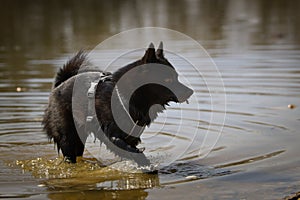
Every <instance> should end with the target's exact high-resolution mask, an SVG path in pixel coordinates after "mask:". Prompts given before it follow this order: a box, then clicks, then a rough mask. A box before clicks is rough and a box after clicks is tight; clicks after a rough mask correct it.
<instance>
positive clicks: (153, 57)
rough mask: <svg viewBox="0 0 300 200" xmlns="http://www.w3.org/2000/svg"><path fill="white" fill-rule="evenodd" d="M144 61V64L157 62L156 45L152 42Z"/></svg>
mask: <svg viewBox="0 0 300 200" xmlns="http://www.w3.org/2000/svg"><path fill="white" fill-rule="evenodd" d="M142 60H143V61H144V63H153V62H155V61H156V60H157V59H156V55H155V49H154V45H153V43H152V42H151V43H150V45H149V47H148V49H147V50H146V53H145V55H144V56H143V58H142Z"/></svg>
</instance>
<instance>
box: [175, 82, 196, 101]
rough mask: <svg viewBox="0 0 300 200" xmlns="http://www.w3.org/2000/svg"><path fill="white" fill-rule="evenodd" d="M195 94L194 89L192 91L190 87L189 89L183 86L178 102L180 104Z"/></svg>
mask: <svg viewBox="0 0 300 200" xmlns="http://www.w3.org/2000/svg"><path fill="white" fill-rule="evenodd" d="M193 93H194V91H193V90H192V89H190V88H189V87H187V86H185V85H181V89H180V93H179V96H178V101H179V102H180V103H182V102H184V101H186V100H187V99H188V98H189V97H190V96H191V95H192V94H193Z"/></svg>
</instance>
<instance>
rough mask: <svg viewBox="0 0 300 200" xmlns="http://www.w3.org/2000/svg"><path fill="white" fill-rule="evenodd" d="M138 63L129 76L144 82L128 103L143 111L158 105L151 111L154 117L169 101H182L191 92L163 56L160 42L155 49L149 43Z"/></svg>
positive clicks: (185, 99)
mask: <svg viewBox="0 0 300 200" xmlns="http://www.w3.org/2000/svg"><path fill="white" fill-rule="evenodd" d="M138 63H139V65H137V66H135V67H134V68H135V69H136V70H135V71H136V73H133V74H134V76H132V77H131V78H132V79H134V80H135V81H138V82H141V83H144V84H143V85H142V86H141V87H139V88H138V89H137V90H136V91H135V92H134V93H133V95H132V97H131V99H130V104H131V105H134V106H135V107H137V108H139V109H141V110H144V111H145V112H148V110H149V109H150V108H151V107H152V106H153V105H160V108H159V107H158V108H157V109H154V110H153V111H154V113H153V112H152V113H153V114H154V118H155V116H156V113H157V112H160V111H161V110H162V109H164V108H165V106H166V105H168V103H169V102H176V103H182V102H185V101H187V99H188V98H189V97H190V96H191V95H192V94H193V90H192V89H190V88H189V87H187V86H185V85H184V84H182V83H181V82H179V80H178V73H177V72H176V70H175V68H174V67H173V65H172V64H171V63H170V62H169V61H168V60H167V59H166V58H165V56H164V50H163V43H162V42H161V43H160V45H159V47H158V49H157V50H156V51H155V48H154V45H153V44H152V43H151V44H150V45H149V47H148V49H147V50H146V52H145V54H144V56H143V57H142V58H141V60H139V61H138ZM132 81H133V80H132ZM149 114H151V113H149ZM151 115H152V114H151Z"/></svg>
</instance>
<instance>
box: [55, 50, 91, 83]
mask: <svg viewBox="0 0 300 200" xmlns="http://www.w3.org/2000/svg"><path fill="white" fill-rule="evenodd" d="M86 57H87V54H86V53H85V52H84V51H83V50H80V51H79V52H78V53H77V54H76V55H75V56H74V57H72V58H71V59H70V60H68V62H67V63H66V64H64V65H63V67H62V68H60V69H59V71H58V72H57V74H56V77H55V81H54V88H56V87H57V86H59V85H60V84H61V83H63V82H64V81H66V80H68V79H69V78H71V77H72V76H75V75H76V74H78V71H79V69H80V67H81V66H82V64H83V63H84V61H85V60H86Z"/></svg>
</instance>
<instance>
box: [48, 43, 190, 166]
mask: <svg viewBox="0 0 300 200" xmlns="http://www.w3.org/2000/svg"><path fill="white" fill-rule="evenodd" d="M148 63H158V64H163V65H166V66H168V67H170V68H172V69H174V67H173V66H172V65H171V64H170V63H169V61H168V60H167V59H166V58H165V57H164V54H163V48H162V43H161V44H160V46H159V49H158V50H157V51H155V49H154V46H153V44H152V43H151V44H150V46H149V48H148V49H147V50H146V52H145V55H144V56H143V57H142V58H141V59H139V60H137V61H135V62H133V63H131V64H129V65H126V66H125V67H122V68H120V69H119V70H117V71H116V72H114V73H113V74H112V75H111V77H110V78H109V79H107V80H106V81H102V82H99V83H98V85H97V88H96V93H95V111H96V116H97V120H98V121H99V123H100V126H101V129H102V131H103V132H104V133H105V135H103V134H102V135H101V133H99V131H98V133H96V136H97V138H98V139H100V141H102V142H104V143H105V144H106V145H107V147H108V148H109V149H110V150H112V151H113V152H115V153H116V154H117V155H120V156H122V155H123V154H121V153H119V152H118V148H121V149H123V150H125V151H129V152H133V153H135V154H130V156H128V157H127V158H129V159H133V160H134V161H136V162H137V163H138V164H139V165H148V164H150V163H149V161H148V159H147V158H146V157H145V156H144V154H143V153H142V150H140V149H138V148H137V147H136V146H137V145H138V144H139V143H140V141H141V140H140V134H139V135H134V136H132V135H128V133H126V132H124V131H123V130H121V129H120V128H119V127H118V125H117V124H116V122H115V119H114V117H113V114H112V108H111V98H112V92H113V89H114V87H115V86H116V83H117V81H118V80H119V79H120V78H121V77H122V76H123V75H124V74H126V72H128V71H129V70H131V69H133V68H136V67H140V66H142V65H143V64H148ZM89 65H90V64H89V63H88V61H87V55H86V54H85V53H84V52H83V51H80V52H78V53H77V54H76V55H75V56H74V57H73V58H71V59H70V60H69V61H68V62H67V63H66V64H65V65H64V66H63V67H62V68H61V69H60V70H59V71H58V73H57V75H56V78H55V81H54V87H53V90H52V93H51V95H50V97H49V104H48V107H47V109H46V110H45V115H44V119H43V125H44V129H45V131H46V133H47V135H48V137H49V138H50V139H53V140H54V142H55V143H56V144H57V147H58V151H59V150H62V153H63V155H64V156H65V157H66V158H68V159H69V160H70V161H71V162H76V157H77V156H82V154H83V151H84V143H85V140H86V138H87V136H88V135H87V134H78V131H80V132H85V129H86V121H85V119H86V116H87V108H86V106H87V103H85V102H83V101H84V100H82V102H81V101H80V98H79V99H78V100H77V101H78V102H72V96H73V87H74V83H75V80H76V79H79V78H81V79H82V80H84V81H83V83H84V84H83V85H86V88H89V85H90V79H93V78H95V77H97V76H99V73H98V72H99V71H100V70H95V69H93V68H91V69H90V68H89ZM82 69H84V70H82ZM97 71H98V72H97ZM173 71H174V73H172V74H170V78H171V79H172V83H171V84H173V85H175V86H176V87H175V88H176V89H178V90H180V91H179V94H180V95H179V96H178V95H177V96H176V95H175V94H174V93H173V92H171V91H170V90H169V89H168V88H165V87H163V86H161V85H158V84H146V85H144V86H142V87H140V88H138V89H137V90H136V91H135V92H134V93H133V95H132V96H131V98H130V99H127V101H129V113H130V118H131V119H132V121H134V122H137V124H138V125H139V126H141V127H144V126H146V125H150V123H151V122H152V121H153V119H155V118H156V116H157V114H158V113H159V112H162V111H163V109H165V106H166V105H168V102H170V101H174V102H183V101H185V100H187V99H188V98H189V97H190V96H191V95H192V93H193V91H192V90H191V89H189V88H188V87H186V86H184V85H183V84H181V83H180V82H179V81H178V79H177V78H178V75H177V73H176V72H175V70H173ZM146 77H147V71H146V70H144V71H143V68H141V70H140V73H136V74H134V77H131V79H128V80H126V85H125V86H123V87H120V88H119V92H120V94H121V95H122V94H124V92H126V91H125V90H124V88H128V87H130V86H131V85H132V81H133V79H136V78H138V79H141V80H142V79H143V78H146ZM85 80H86V81H85ZM72 103H73V104H72ZM154 104H157V105H160V106H158V107H156V109H151V113H149V109H150V108H151V106H153V105H154ZM72 106H73V107H72ZM117 106H119V107H120V108H121V109H122V107H121V105H117ZM72 108H73V109H72ZM74 108H76V109H74ZM74 110H75V112H74ZM123 110H124V109H123ZM129 121H130V120H127V121H126V119H124V123H131V122H129ZM132 126H134V125H133V124H132ZM76 127H77V129H76ZM97 130H98V129H97V127H96V126H95V129H94V130H93V132H94V133H95V132H97ZM142 130H143V129H142ZM142 130H141V131H142ZM100 132H101V131H100ZM112 144H114V145H112ZM132 155H133V156H132ZM125 157H126V156H125Z"/></svg>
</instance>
